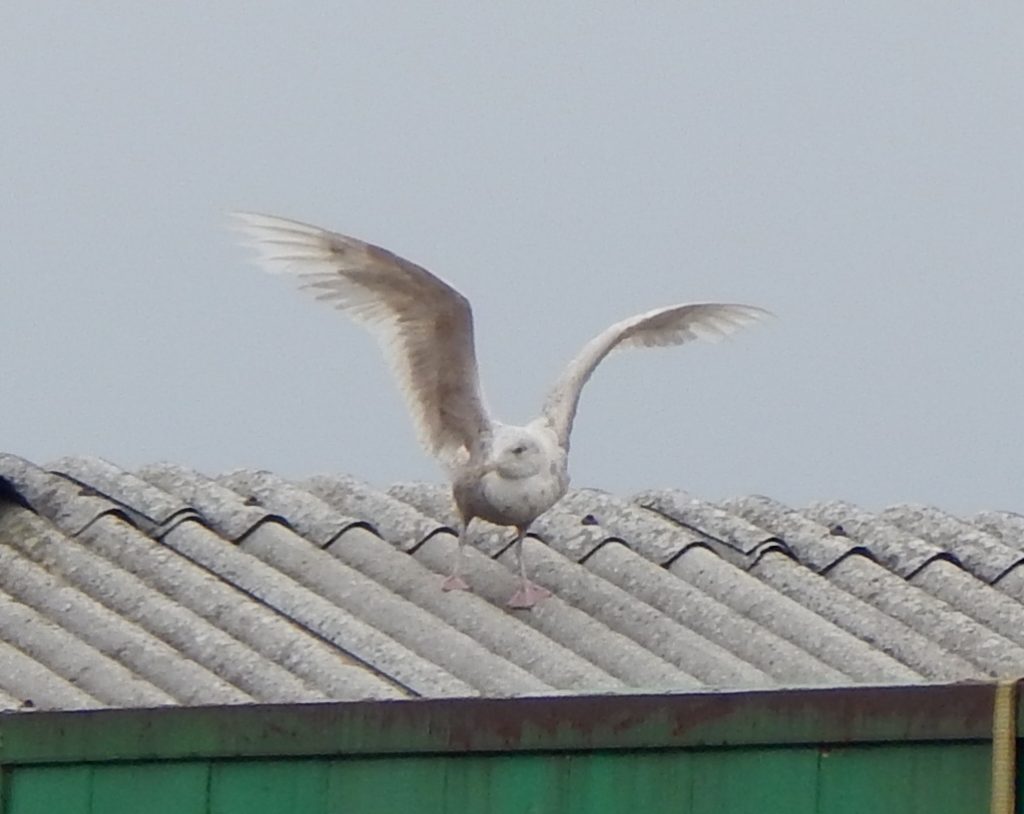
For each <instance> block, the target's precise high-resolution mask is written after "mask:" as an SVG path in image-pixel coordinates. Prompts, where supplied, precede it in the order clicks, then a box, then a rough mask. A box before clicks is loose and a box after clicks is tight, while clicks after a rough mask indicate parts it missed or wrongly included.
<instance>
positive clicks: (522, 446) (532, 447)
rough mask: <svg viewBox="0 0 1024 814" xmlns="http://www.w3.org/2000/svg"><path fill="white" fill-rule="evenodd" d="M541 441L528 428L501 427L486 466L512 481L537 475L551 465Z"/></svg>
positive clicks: (495, 437)
mask: <svg viewBox="0 0 1024 814" xmlns="http://www.w3.org/2000/svg"><path fill="white" fill-rule="evenodd" d="M542 441H543V439H541V438H539V437H537V436H536V434H535V433H532V432H530V431H529V429H528V428H526V427H507V426H506V427H502V428H501V429H500V430H499V431H498V432H497V433H496V434H495V436H494V440H493V442H492V445H491V454H490V455H489V456H488V460H487V469H488V470H490V471H492V472H497V473H498V474H499V475H501V477H503V478H507V479H509V480H519V479H520V478H529V477H532V476H533V475H536V474H537V473H539V472H540V471H541V470H543V469H545V468H546V467H548V466H549V465H550V460H549V458H550V456H549V455H548V454H547V451H546V448H545V444H544V443H542Z"/></svg>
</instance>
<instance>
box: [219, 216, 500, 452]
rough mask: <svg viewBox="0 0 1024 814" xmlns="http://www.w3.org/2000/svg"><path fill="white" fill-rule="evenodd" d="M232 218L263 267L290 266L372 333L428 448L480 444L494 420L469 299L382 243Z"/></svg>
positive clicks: (268, 220)
mask: <svg viewBox="0 0 1024 814" xmlns="http://www.w3.org/2000/svg"><path fill="white" fill-rule="evenodd" d="M232 217H233V220H234V226H235V227H236V228H237V230H238V231H239V232H241V233H242V234H243V235H244V236H245V237H246V238H247V240H246V242H247V243H249V244H250V245H251V246H252V247H253V248H255V249H256V250H257V251H258V252H259V257H258V261H259V262H260V264H261V265H262V266H263V267H264V268H266V269H267V270H268V271H271V272H284V273H290V274H294V275H295V276H297V277H298V279H299V280H300V281H301V283H302V287H303V288H307V289H310V291H311V293H313V294H314V295H315V296H316V298H317V299H318V300H321V301H323V302H326V303H328V304H329V305H332V306H334V307H335V308H337V309H339V310H341V311H343V312H345V313H346V314H348V315H349V316H350V317H351V318H352V319H353V320H355V321H356V322H358V323H360V324H362V325H364V326H365V327H367V328H368V329H369V330H370V331H371V332H372V333H373V334H374V335H375V336H376V338H377V340H378V341H379V343H380V344H381V345H382V346H383V348H384V350H385V353H386V354H387V356H388V358H389V361H390V363H391V367H392V369H393V371H394V373H395V375H396V377H397V379H398V383H399V386H400V387H401V389H402V392H403V394H404V395H405V398H406V402H407V403H408V406H409V411H410V413H411V414H412V417H413V420H414V422H415V424H416V429H417V433H418V435H419V438H420V441H421V443H422V444H423V446H424V447H425V448H426V449H427V450H428V451H429V452H430V453H432V454H434V455H436V456H438V457H440V458H442V459H448V458H450V457H451V456H452V455H454V454H457V453H458V450H459V449H460V448H465V449H466V450H468V451H471V450H473V449H474V448H475V446H476V445H477V444H478V443H480V441H481V439H482V438H483V436H484V435H485V433H486V432H487V431H488V429H489V427H490V421H489V419H488V416H487V410H486V408H485V407H484V401H483V396H482V395H481V392H480V382H479V375H478V372H477V364H476V352H475V350H474V343H473V314H472V311H471V309H470V305H469V302H468V300H466V298H465V297H463V296H462V295H461V294H460V293H459V292H458V291H456V290H455V289H454V288H452V287H451V286H450V285H448V284H447V283H445V282H444V281H443V280H441V279H439V278H438V277H435V276H434V275H433V274H431V273H430V272H429V271H427V270H426V269H424V268H421V267H420V266H417V265H416V264H414V263H411V262H409V261H408V260H404V259H403V258H401V257H399V256H398V255H396V254H393V253H391V252H389V251H388V250H387V249H382V248H380V247H379V246H374V245H372V244H370V243H364V242H363V241H361V240H357V239H355V238H352V237H346V236H345V235H340V234H336V233H334V232H328V231H326V230H324V229H320V228H318V227H316V226H310V225H308V224H305V223H299V222H297V221H292V220H286V219H284V218H278V217H273V216H270V215H257V214H252V213H247V212H245V213H243V212H237V213H233V215H232Z"/></svg>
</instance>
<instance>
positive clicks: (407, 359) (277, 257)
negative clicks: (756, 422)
mask: <svg viewBox="0 0 1024 814" xmlns="http://www.w3.org/2000/svg"><path fill="white" fill-rule="evenodd" d="M233 217H234V219H235V225H236V227H237V228H238V230H239V231H241V232H242V233H243V234H244V235H245V236H246V237H247V238H248V242H249V243H251V245H252V246H253V247H255V248H256V249H257V251H258V252H259V260H260V261H261V263H262V265H263V266H264V267H265V268H267V269H268V270H269V271H273V272H287V273H290V274H294V275H296V276H297V277H298V278H299V280H300V281H301V282H302V284H303V287H304V288H309V289H311V290H312V291H313V292H315V294H316V296H317V299H320V300H323V301H324V302H327V303H329V304H331V305H334V306H335V307H336V308H338V309H339V310H341V311H344V312H345V313H347V314H348V315H349V316H350V317H352V318H353V319H354V320H356V321H357V322H359V323H361V324H363V325H365V326H366V327H367V328H369V329H370V330H371V331H372V332H373V333H374V334H375V335H376V337H377V339H378V340H379V342H380V343H381V345H382V346H383V347H384V349H385V351H386V353H387V355H388V357H389V360H390V362H391V366H392V368H393V370H394V372H395V375H396V377H397V379H398V383H399V386H400V387H401V389H402V391H403V393H404V394H405V398H406V401H407V403H408V406H409V412H410V413H411V414H412V417H413V420H414V422H415V424H416V429H417V433H418V435H419V438H420V441H421V443H422V444H423V446H424V448H425V449H426V450H427V451H428V452H430V453H431V454H432V455H434V456H435V457H437V458H438V459H439V460H440V461H441V462H442V463H443V464H444V465H445V466H446V467H447V468H448V471H449V474H450V476H451V479H452V491H453V495H454V498H455V503H456V505H457V506H458V508H459V512H460V514H461V516H462V528H461V530H460V534H459V549H458V554H457V555H456V559H455V562H454V563H453V565H452V571H451V574H450V575H449V577H448V578H447V579H446V580H445V582H444V587H445V589H447V590H451V589H465V588H466V587H467V586H466V583H465V582H464V581H463V579H462V577H461V575H460V564H461V559H462V551H463V547H464V545H465V543H466V540H467V536H468V531H469V526H470V523H471V521H472V520H473V519H474V518H477V517H479V518H482V519H484V520H487V521H490V522H492V523H496V524H498V525H505V526H514V527H515V529H516V539H515V543H516V552H517V555H518V561H519V572H520V587H519V589H518V590H517V591H516V592H515V594H514V595H513V596H512V598H511V599H510V600H509V605H510V606H511V607H515V608H530V607H533V605H534V604H536V602H537V601H539V600H540V599H542V598H544V597H546V596H549V595H550V594H549V592H548V591H546V590H545V589H543V588H541V587H540V586H538V585H536V584H534V583H533V582H531V581H530V580H529V579H528V578H527V575H526V568H525V565H524V563H523V556H522V539H523V536H524V535H525V534H526V530H527V528H528V527H529V525H530V524H531V523H532V522H533V521H534V520H535V519H536V518H537V517H538V516H539V515H540V514H542V513H543V512H545V511H547V510H548V509H549V508H551V506H553V505H554V504H555V502H557V501H558V499H559V498H561V497H562V495H564V494H565V491H566V489H567V488H568V486H569V475H568V466H567V456H568V451H569V436H570V434H571V432H572V424H573V419H574V417H575V415H576V408H577V405H578V404H579V397H580V391H581V390H582V388H583V385H584V384H586V382H587V380H588V379H589V378H590V376H591V374H592V373H593V372H594V369H595V368H596V367H597V365H598V364H599V363H600V362H601V360H602V359H604V357H605V356H607V355H608V354H609V353H610V352H611V351H612V350H614V349H616V348H620V347H629V346H640V347H649V346H654V345H679V344H683V343H685V342H689V341H691V340H693V339H709V340H715V339H719V338H721V337H723V336H727V335H729V334H731V333H733V332H735V331H737V330H739V329H740V328H742V327H743V326H745V325H748V324H749V323H751V322H754V321H756V320H758V319H760V318H762V317H764V316H766V315H767V314H768V312H767V311H765V310H764V309H761V308H757V307H754V306H750V305H735V304H728V303H693V304H689V305H673V306H669V307H667V308H658V309H655V310H653V311H648V312H647V313H645V314H639V315H637V316H633V317H630V318H629V319H624V320H622V321H621V322H617V323H615V324H614V325H612V326H611V327H609V328H607V329H605V330H604V331H602V332H601V333H600V334H598V335H597V336H596V337H594V338H593V339H592V340H590V342H588V343H587V344H586V345H584V346H583V349H582V350H581V351H580V352H579V354H577V356H576V358H574V359H573V360H572V361H571V362H570V363H569V365H568V367H567V368H566V369H565V371H564V372H563V373H562V375H561V376H560V377H559V379H558V381H557V382H556V383H555V386H554V387H553V388H552V389H551V391H550V393H549V394H548V397H547V399H546V400H545V402H544V409H543V411H542V413H541V415H540V416H539V417H538V418H536V419H534V420H533V421H531V422H530V423H529V424H527V425H526V426H524V427H516V426H510V425H506V424H501V423H500V422H497V421H494V420H493V419H492V418H491V417H490V416H489V415H488V412H487V409H486V407H485V406H484V401H483V396H482V395H481V391H480V382H479V376H478V373H477V365H476V353H475V350H474V344H473V315H472V311H471V309H470V306H469V302H468V301H467V300H466V298H465V297H463V296H462V295H461V294H460V293H459V292H458V291H456V290H455V289H454V288H452V287H451V286H450V285H448V284H447V283H445V282H444V281H443V280H440V279H439V278H437V277H436V276H434V275H433V274H431V273H430V272H429V271H427V270H426V269H424V268H421V267H420V266H417V265H415V264H414V263H411V262H409V261H408V260H404V259H403V258H401V257H399V256H397V255H395V254H392V253H391V252H389V251H387V250H386V249H382V248H380V247H378V246H373V245H371V244H369V243H364V242H363V241H361V240H357V239H355V238H352V237H346V236H345V235H340V234H336V233H334V232H328V231H326V230H323V229H319V228H317V227H316V226H309V225H307V224H305V223H299V222H297V221H292V220H286V219H284V218H277V217H272V216H270V215H256V214H250V213H235V214H234V216H233Z"/></svg>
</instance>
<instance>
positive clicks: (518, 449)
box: [512, 444, 526, 455]
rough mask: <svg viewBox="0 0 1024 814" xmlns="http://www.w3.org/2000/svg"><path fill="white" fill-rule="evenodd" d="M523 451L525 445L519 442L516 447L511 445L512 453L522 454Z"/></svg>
mask: <svg viewBox="0 0 1024 814" xmlns="http://www.w3.org/2000/svg"><path fill="white" fill-rule="evenodd" d="M524 452H526V447H524V446H523V445H522V444H520V445H519V446H517V447H512V454H513V455H522V454H523V453H524Z"/></svg>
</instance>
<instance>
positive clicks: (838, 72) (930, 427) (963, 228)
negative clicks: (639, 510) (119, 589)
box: [0, 0, 1024, 511]
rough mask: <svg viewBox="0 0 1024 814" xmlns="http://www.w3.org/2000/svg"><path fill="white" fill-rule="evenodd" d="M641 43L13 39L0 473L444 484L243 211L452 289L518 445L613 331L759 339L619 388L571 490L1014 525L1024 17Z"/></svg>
mask: <svg viewBox="0 0 1024 814" xmlns="http://www.w3.org/2000/svg"><path fill="white" fill-rule="evenodd" d="M289 6H291V8H292V9H293V10H289V9H288V7H289ZM639 6H640V4H626V3H621V4H612V3H597V4H583V3H573V4H570V3H563V4H551V3H540V2H515V3H511V2H509V3H504V4H481V3H477V2H446V3H440V4H438V3H428V2H415V3H413V2H410V3H393V2H392V3H388V2H378V1H376V0H375V1H373V2H358V3H357V2H331V3H328V2H324V3H309V2H307V3H303V4H299V5H298V6H297V5H296V4H276V3H266V2H246V3H226V2H225V3H209V2H191V1H189V2H176V3H164V4H157V3H88V4H86V3H79V2H65V3H61V2H48V3H35V2H23V1H22V2H18V1H17V0H14V1H13V2H8V3H5V4H4V8H3V10H2V11H0V75H2V76H3V77H4V80H3V82H2V83H0V101H2V110H3V118H2V121H0V136H2V144H0V147H2V149H0V190H2V191H0V232H2V234H3V240H2V241H0V275H2V279H3V294H2V297H0V341H2V342H3V347H4V348H5V350H6V353H5V364H4V374H3V383H2V386H0V416H2V422H3V423H2V427H3V430H2V434H0V448H2V449H4V450H6V451H10V452H14V453H17V454H20V455H23V456H26V457H28V458H31V459H33V460H35V461H37V462H40V463H43V462H47V461H49V460H52V459H54V458H56V457H59V456H61V455H66V454H98V455H102V456H104V457H107V458H109V459H111V460H114V461H115V462H117V463H119V464H121V465H123V466H127V467H131V466H135V465H138V464H141V463H144V462H149V461H153V460H157V459H169V460H173V461H176V462H178V463H182V464H186V465H190V466H193V467H196V468H198V469H201V470H204V471H207V472H211V473H216V472H219V471H222V470H225V469H229V468H232V467H236V466H243V465H244V466H255V467H260V468H266V469H272V470H275V471H278V472H280V473H282V474H285V475H290V476H298V475H305V474H312V473H316V472H322V471H341V472H348V473H351V474H354V475H356V476H359V477H362V478H364V479H367V480H369V481H371V482H374V483H377V484H380V485H384V484H387V483H390V482H392V481H398V480H410V479H420V478H428V479H436V478H437V477H438V473H437V471H436V468H435V465H434V464H433V463H432V462H431V461H430V460H429V459H428V458H427V457H426V456H425V455H424V454H423V453H422V452H421V451H420V450H419V448H418V446H417V444H416V441H415V438H414V436H413V432H412V427H411V424H410V422H409V420H408V419H407V417H406V414H405V409H404V406H403V404H402V402H401V400H400V398H399V395H398V392H397V389H396V388H395V387H394V385H393V383H392V380H391V378H390V375H389V373H388V371H387V369H386V367H385V365H384V363H383V361H382V358H381V355H380V353H379V352H378V350H377V348H376V346H375V345H374V344H373V342H372V340H371V339H370V337H369V336H368V335H366V334H365V333H364V332H363V331H362V330H360V329H359V328H357V327H355V326H352V325H351V324H349V323H348V322H346V321H345V320H344V319H343V318H341V317H339V316H338V315H337V314H335V313H334V312H332V311H330V310H329V309H326V308H323V307H322V306H318V305H316V304H315V303H312V302H311V301H310V300H309V299H308V298H306V297H304V296H302V295H300V294H298V293H296V292H295V291H294V290H293V288H292V287H291V286H290V285H289V284H288V282H287V281H284V280H277V279H274V278H272V277H269V276H266V275H263V274H261V273H260V272H259V271H257V270H256V269H255V268H254V267H253V266H252V265H250V264H249V263H248V261H247V255H246V252H245V251H244V250H241V249H239V248H238V247H237V246H236V245H235V244H234V242H233V238H232V236H231V235H230V234H229V233H227V232H226V231H225V230H224V223H225V218H224V215H223V213H224V212H225V211H226V210H229V209H233V208H244V209H253V210H257V211H267V212H271V213H274V214H279V215H285V216H290V217H295V218H299V219H303V220H307V221H310V222H313V223H316V224H319V225H322V226H326V227H329V228H333V229H336V230H339V231H344V232H347V233H349V234H353V235H356V236H359V237H362V238H364V239H367V240H372V241H374V242H377V243H380V244H382V245H384V246H387V247H389V248H391V249H392V250H394V251H397V252H399V253H401V254H404V255H405V256H407V257H409V258H410V259H412V260H414V261H416V262H419V263H421V264H423V265H425V266H426V267H428V268H430V269H431V270H433V271H435V272H436V273H438V274H440V275H441V276H443V277H445V278H446V279H447V280H449V281H450V282H451V283H453V284H454V285H456V286H457V287H458V288H459V289H460V290H461V291H463V293H465V294H466V295H467V296H468V297H469V298H470V300H471V301H472V303H473V306H474V310H475V314H476V322H477V351H478V355H479V357H480V363H481V368H482V375H483V379H484V388H485V391H486V393H487V396H488V400H489V402H490V404H491V407H492V410H493V412H494V413H495V414H496V415H497V416H498V417H499V418H506V419H508V420H513V421H517V420H522V419H525V418H528V417H530V416H531V415H533V414H534V413H535V412H536V410H537V409H538V408H539V406H540V402H541V400H542V397H543V394H544V392H545V390H546V388H547V386H548V385H549V384H550V383H551V382H552V380H553V379H554V377H555V375H556V373H557V372H558V371H559V370H560V368H561V366H562V365H563V364H564V363H565V362H566V361H567V360H568V358H570V357H571V355H572V354H574V353H575V352H576V351H577V350H578V348H579V346H580V345H581V344H582V343H583V342H584V341H585V340H587V339H589V338H590V336H591V335H593V334H594V333H595V332H597V331H598V330H600V329H601V328H603V327H605V326H606V325H607V324H608V323H610V322H612V321H614V320H617V319H619V318H621V317H624V316H627V315H629V314H631V313H633V312H636V311H640V310H644V309H648V308H652V307H656V306H659V305H667V304H671V303H674V302H680V301H684V302H685V301H691V300H705V299H716V300H734V301H739V302H748V303H752V304H755V305H761V306H764V307H767V308H770V309H771V310H773V311H774V312H775V313H776V314H777V315H778V317H779V319H778V320H776V321H775V322H774V323H772V324H768V325H766V326H760V327H756V328H754V329H751V330H748V331H745V332H743V333H741V334H740V335H738V336H736V337H735V338H734V339H733V340H731V341H729V342H725V343H722V344H720V345H688V346H685V347H683V348H675V349H666V350H651V351H644V352H632V353H628V354H627V353H622V354H618V355H616V356H613V357H612V358H610V359H609V360H608V361H607V362H606V363H605V364H604V365H602V367H601V368H600V369H599V370H598V372H597V375H596V376H595V378H594V380H593V381H592V382H591V383H590V385H588V388H587V390H586V391H585V392H584V394H583V399H582V404H581V409H580V414H579V418H578V420H577V424H576V429H575V434H574V439H573V440H574V446H573V460H572V470H573V474H574V483H575V484H576V485H589V486H597V487H600V488H605V489H610V490H613V491H618V492H625V493H628V492H631V491H633V490H638V489H641V488H648V487H661V486H673V487H678V488H682V489H686V490H688V491H690V492H692V493H694V494H695V495H699V496H703V497H707V498H718V497H725V496H728V495H733V494H744V493H750V492H758V493H764V494H769V495H772V496H774V497H776V498H779V499H781V500H784V501H787V502H790V503H794V504H800V503H802V502H805V501H807V500H811V499H815V498H827V497H843V498H845V499H848V500H853V501H857V502H860V503H863V504H865V505H866V506H869V507H879V506H882V505H886V504H889V503H893V502H897V501H904V500H913V501H924V502H929V503H933V504H936V505H939V506H942V507H945V508H947V509H950V510H953V511H971V510H975V509H981V508H1011V509H1014V508H1015V509H1024V497H1022V495H1021V484H1022V482H1024V449H1022V442H1021V440H1020V423H1021V421H1020V415H1021V412H1022V404H1024V377H1022V365H1021V361H1020V356H1021V351H1022V347H1021V338H1020V330H1021V329H1020V322H1021V317H1020V311H1021V306H1022V305H1024V276H1022V270H1024V262H1022V261H1024V239H1022V234H1024V160H1022V157H1021V145H1022V143H1024V92H1022V91H1024V49H1022V48H1021V42H1022V41H1024V6H1022V5H1021V4H1020V3H1010V2H991V3H971V4H963V3H890V2H878V3H870V2H866V3H856V4H840V3H820V2H814V3H796V2H794V3H701V4H696V3H651V4H643V6H642V10H637V9H638V7H639ZM295 8H300V9H301V11H296V10H294V9H295Z"/></svg>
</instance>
